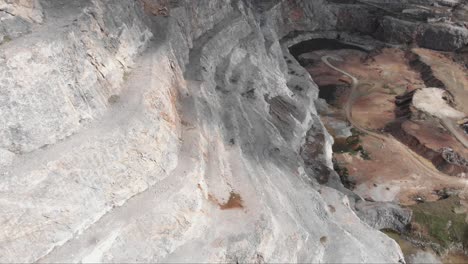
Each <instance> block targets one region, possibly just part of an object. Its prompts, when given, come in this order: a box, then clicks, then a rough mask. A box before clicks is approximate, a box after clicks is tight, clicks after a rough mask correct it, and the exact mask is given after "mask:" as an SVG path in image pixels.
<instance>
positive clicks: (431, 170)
mask: <svg viewBox="0 0 468 264" xmlns="http://www.w3.org/2000/svg"><path fill="white" fill-rule="evenodd" d="M321 59H322V61H323V63H325V65H327V66H328V67H330V68H331V69H333V70H335V71H337V72H339V73H342V74H344V75H345V76H347V77H348V78H350V79H351V81H352V82H351V92H350V95H349V97H348V100H347V101H346V103H345V113H346V118H347V119H348V122H349V123H350V124H351V125H352V126H353V127H355V128H356V129H357V130H359V131H360V132H363V133H366V134H368V135H370V136H372V137H374V138H377V139H379V140H381V141H382V142H383V143H384V144H385V143H389V144H392V145H393V146H395V147H396V148H398V149H400V150H401V151H402V152H401V153H405V152H406V153H407V154H408V155H407V156H408V158H410V159H411V160H412V161H414V162H413V164H414V165H415V166H417V167H419V168H420V169H421V170H422V171H424V172H426V173H427V175H428V176H432V177H435V178H439V179H441V178H443V179H445V180H447V178H448V177H446V175H444V174H442V173H441V172H440V171H439V170H437V169H436V168H435V167H434V166H433V165H432V163H429V162H428V160H426V159H425V158H423V157H421V156H420V155H418V154H417V153H415V152H413V151H412V150H411V149H409V147H408V146H406V145H404V144H403V143H401V142H400V141H399V140H397V139H395V138H394V137H393V136H391V135H381V134H378V133H376V132H374V131H371V130H369V129H366V128H365V127H363V126H361V125H360V124H357V123H356V122H355V121H354V120H353V116H352V107H353V104H354V101H355V100H356V99H357V98H358V93H357V87H358V85H359V80H358V79H357V78H356V77H354V76H353V75H351V74H350V73H348V72H346V71H344V70H342V69H339V68H337V67H335V66H334V65H332V64H331V63H330V62H329V59H332V60H336V61H343V59H342V58H340V57H337V56H333V55H325V56H323V57H322V58H321Z"/></svg>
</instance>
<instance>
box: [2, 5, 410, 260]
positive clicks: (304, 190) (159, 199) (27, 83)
mask: <svg viewBox="0 0 468 264" xmlns="http://www.w3.org/2000/svg"><path fill="white" fill-rule="evenodd" d="M59 2H60V3H62V1H44V3H43V11H44V14H45V20H44V21H46V22H44V24H43V25H41V26H39V27H38V28H37V30H36V29H35V30H33V31H32V33H30V34H26V35H24V36H22V37H19V38H17V39H14V40H12V41H11V42H8V43H6V44H3V45H1V46H0V62H1V63H0V118H1V122H0V158H1V159H2V161H1V162H0V222H1V223H2V225H1V226H0V231H1V232H0V262H35V261H37V262H48V263H50V262H236V261H238V262H256V263H262V262H313V263H318V262H330V263H339V262H341V263H361V262H369V263H396V262H398V261H400V260H402V259H403V256H402V253H401V250H400V249H399V247H398V245H397V244H396V242H395V241H393V240H392V239H390V238H388V237H387V236H385V235H384V234H383V233H381V232H379V231H377V230H374V229H372V228H371V227H370V226H368V225H367V224H365V223H363V222H362V221H361V220H360V219H359V218H358V217H357V216H356V214H355V213H354V212H353V210H352V209H351V206H352V205H351V203H352V202H350V200H349V199H348V196H346V195H345V194H343V193H341V192H339V191H337V190H335V189H332V188H329V187H326V186H321V185H319V184H318V183H317V182H316V181H315V180H314V177H313V176H314V175H312V174H313V173H314V172H313V171H311V170H310V169H308V168H307V166H306V164H304V161H303V159H302V157H301V155H300V153H301V147H302V145H303V144H304V141H305V137H306V134H307V137H308V142H312V141H314V142H313V144H314V145H313V146H315V148H316V151H314V152H313V153H310V155H316V157H317V161H320V162H321V163H323V164H324V165H323V166H325V167H328V168H329V169H331V168H330V167H331V160H330V159H331V151H330V150H331V145H330V144H331V142H330V137H329V135H328V134H327V133H326V131H325V130H324V128H323V125H322V124H321V122H320V119H319V118H318V117H317V113H316V110H315V106H314V101H315V99H316V98H317V93H318V89H317V87H316V85H315V84H314V83H313V81H312V80H311V78H310V76H309V75H308V74H307V73H306V72H305V70H304V69H302V68H301V67H300V66H299V65H298V63H297V62H296V61H295V60H294V58H293V57H292V56H291V55H290V54H289V53H288V51H287V48H286V47H282V46H281V45H280V43H279V40H280V38H282V37H283V36H284V35H285V34H287V33H288V32H289V31H291V30H293V29H294V28H301V27H304V26H305V25H310V27H311V28H317V29H318V28H322V29H326V27H330V25H332V23H333V21H332V19H333V18H332V16H329V14H328V13H327V10H326V9H325V8H324V9H323V10H318V8H320V6H321V4H322V3H321V1H313V2H314V3H306V4H304V3H303V1H297V2H295V1H285V2H280V1H270V2H275V3H273V5H271V6H269V7H268V8H265V7H264V6H250V4H246V2H248V1H236V0H219V1H212V0H201V1H188V0H187V1H178V2H177V3H176V4H174V3H173V4H172V5H170V6H168V9H169V10H170V15H169V16H168V17H162V16H161V17H151V16H150V15H149V14H147V13H144V12H143V8H142V7H141V6H140V3H139V2H138V1H127V0H101V1H75V2H74V3H73V4H66V3H65V4H64V5H59ZM291 3H293V4H291ZM294 3H296V4H294ZM54 4H57V5H54ZM62 4H63V3H62ZM301 5H302V6H301ZM259 9H260V10H259ZM301 12H302V13H301ZM313 14H316V15H317V17H316V18H314V17H313V16H312V15H313ZM327 21H329V23H326V22H327ZM298 87H299V88H300V89H299V88H298ZM314 135H315V139H314ZM310 155H309V158H310V157H311V156H310ZM315 173H317V172H315Z"/></svg>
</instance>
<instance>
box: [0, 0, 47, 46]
mask: <svg viewBox="0 0 468 264" xmlns="http://www.w3.org/2000/svg"><path fill="white" fill-rule="evenodd" d="M42 20H43V14H42V8H41V5H40V4H39V2H38V0H1V1H0V44H2V43H4V42H8V41H11V40H12V39H15V38H17V37H20V36H21V35H24V34H26V33H29V32H30V31H31V26H32V25H33V24H35V23H41V22H42Z"/></svg>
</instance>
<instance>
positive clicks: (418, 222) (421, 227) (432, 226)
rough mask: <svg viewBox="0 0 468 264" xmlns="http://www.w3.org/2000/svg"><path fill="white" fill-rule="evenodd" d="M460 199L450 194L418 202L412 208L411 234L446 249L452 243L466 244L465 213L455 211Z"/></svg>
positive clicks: (467, 229) (465, 245) (467, 228)
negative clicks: (433, 200)
mask: <svg viewBox="0 0 468 264" xmlns="http://www.w3.org/2000/svg"><path fill="white" fill-rule="evenodd" d="M459 207H460V199H459V198H458V197H457V196H452V197H449V198H447V199H444V200H439V201H436V202H427V203H420V204H416V205H413V206H410V208H411V209H412V210H413V220H412V235H416V236H417V237H418V238H422V239H423V240H427V241H430V242H434V243H436V244H439V245H440V246H441V247H442V248H444V249H447V248H449V247H450V245H452V244H462V245H463V247H464V248H467V246H468V224H467V223H466V221H465V219H466V213H463V214H460V213H457V211H458V210H457V209H458V208H459Z"/></svg>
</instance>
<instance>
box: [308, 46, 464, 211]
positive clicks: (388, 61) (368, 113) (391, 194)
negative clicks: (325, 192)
mask: <svg viewBox="0 0 468 264" xmlns="http://www.w3.org/2000/svg"><path fill="white" fill-rule="evenodd" d="M414 52H417V53H418V54H421V55H420V57H421V60H422V56H425V57H424V59H425V62H426V63H429V62H432V63H433V64H434V65H435V66H434V67H437V66H440V65H441V64H447V63H451V64H455V62H454V61H453V60H449V59H448V58H447V56H445V55H440V58H444V59H441V61H442V62H440V63H439V62H438V63H436V62H435V61H436V58H438V57H437V56H436V52H428V51H426V50H422V49H417V50H414ZM326 54H334V55H338V56H340V57H342V58H343V59H344V60H343V61H341V62H339V61H333V64H334V65H335V66H336V67H338V68H340V69H342V70H344V71H346V72H348V73H350V74H352V75H353V76H355V77H356V78H358V79H359V82H360V85H359V87H358V88H357V91H358V92H359V95H360V97H359V98H358V99H357V100H356V101H355V103H354V105H353V109H352V114H353V119H354V121H355V122H356V123H358V124H360V125H361V126H363V127H365V128H367V129H369V130H373V131H376V132H379V133H383V134H385V133H384V132H382V131H383V129H384V128H385V126H386V125H387V124H388V123H389V122H391V121H393V120H395V118H396V116H395V96H396V95H401V94H404V93H405V92H408V91H412V90H414V89H418V88H424V87H426V84H425V82H424V76H422V75H421V73H420V72H417V71H416V70H415V69H414V68H413V67H412V66H410V60H409V57H410V56H408V54H407V53H406V52H404V51H402V50H399V49H390V48H389V49H383V50H382V51H381V52H380V53H378V54H376V55H373V56H372V57H369V56H368V55H366V53H364V52H361V51H356V50H336V51H324V50H321V51H314V52H311V53H308V54H305V55H301V57H302V58H303V59H305V60H307V61H308V62H309V66H308V67H307V68H308V71H309V72H310V74H311V76H312V77H313V79H314V80H315V81H316V83H317V84H318V85H319V87H321V89H322V90H321V93H322V94H326V93H327V92H328V91H324V90H323V89H331V88H330V87H332V86H334V85H340V86H342V85H343V84H346V83H348V84H349V80H348V79H347V78H346V77H344V76H342V75H341V74H340V73H338V72H336V71H334V70H332V69H330V68H329V67H327V66H326V65H325V64H324V63H322V62H321V61H320V58H321V57H322V56H324V55H326ZM429 56H430V58H431V60H429V59H428V57H429ZM431 66H432V65H431ZM459 67H460V66H459V65H453V69H452V70H443V69H435V70H434V75H436V77H437V79H438V78H439V75H442V74H451V75H450V76H452V77H450V76H446V77H445V79H444V78H441V81H443V82H444V83H445V82H447V83H448V85H446V86H450V87H452V86H453V88H451V89H453V90H454V95H455V94H456V95H455V96H465V95H464V94H463V90H462V88H461V87H462V86H463V85H462V84H461V83H463V82H462V81H460V80H458V81H455V78H460V77H461V73H460V71H459V69H460V68H459ZM453 76H456V77H453ZM466 87H468V86H466ZM336 91H337V92H336V93H335V94H334V95H333V96H332V97H334V98H333V99H334V100H333V101H334V102H333V104H332V105H333V106H332V107H331V109H330V113H329V114H328V116H324V118H323V121H324V123H325V124H326V126H327V128H330V127H333V126H332V125H330V123H331V122H336V120H346V118H345V115H344V112H343V109H340V106H343V105H344V102H346V100H347V95H348V92H347V91H346V89H337V90H336ZM466 98H468V96H467V97H465V98H463V99H459V101H456V102H457V106H458V105H459V104H460V103H459V102H460V100H465V99H466ZM466 105H468V104H466ZM401 129H402V130H404V132H405V133H407V134H408V135H411V136H413V137H415V138H416V139H417V141H418V142H419V143H418V144H421V146H416V147H415V146H405V145H403V144H402V143H401V142H399V141H397V140H396V139H394V138H393V137H391V136H390V135H386V136H388V137H389V140H387V141H386V142H385V144H383V145H382V142H381V140H378V139H376V138H375V137H373V136H371V135H361V136H360V140H361V142H360V144H361V145H362V147H363V149H364V150H365V151H366V152H367V153H369V156H370V159H364V158H363V157H362V155H359V154H356V153H354V152H350V153H335V159H336V160H337V162H338V164H340V166H341V167H345V168H347V169H348V171H349V175H350V177H351V178H353V180H355V182H356V186H355V192H356V193H358V194H359V195H361V196H363V197H365V198H369V199H372V200H376V201H396V202H399V203H401V204H404V205H409V204H414V203H415V202H416V199H417V198H422V199H424V200H427V201H434V200H437V199H439V196H438V194H437V193H436V192H435V191H436V190H442V189H444V188H450V189H455V190H462V189H464V188H465V186H467V180H466V179H464V178H459V177H453V176H449V175H446V174H444V173H442V172H439V171H438V170H437V169H436V168H435V167H434V165H433V164H432V163H431V161H430V160H428V159H427V158H428V157H423V156H424V153H419V152H418V153H419V154H417V153H416V152H414V151H412V150H411V149H413V150H415V151H417V150H418V147H424V149H430V150H431V151H434V152H438V151H439V149H440V148H442V147H450V148H452V149H453V150H455V151H456V152H457V153H459V154H460V155H461V156H464V157H468V152H467V150H466V148H465V147H464V146H463V145H461V144H460V143H459V142H458V141H457V140H456V139H455V138H454V137H453V136H452V135H451V134H450V133H448V131H446V130H444V129H442V128H441V127H440V125H439V124H438V123H437V122H435V121H434V120H432V119H431V120H411V121H410V120H408V121H404V122H403V124H402V126H401ZM330 132H331V133H332V134H337V133H336V131H333V129H330ZM338 134H339V133H338ZM337 141H340V140H339V139H338V140H337ZM341 142H342V140H341ZM420 154H421V155H422V156H421V155H420ZM415 160H416V161H417V162H415Z"/></svg>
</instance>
